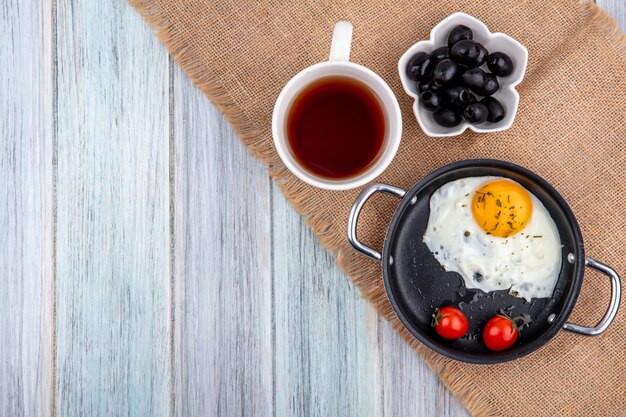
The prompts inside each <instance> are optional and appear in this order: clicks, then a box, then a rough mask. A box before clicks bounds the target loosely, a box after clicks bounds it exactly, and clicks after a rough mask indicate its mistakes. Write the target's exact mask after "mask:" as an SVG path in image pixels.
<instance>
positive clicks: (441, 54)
mask: <svg viewBox="0 0 626 417" xmlns="http://www.w3.org/2000/svg"><path fill="white" fill-rule="evenodd" d="M449 53H450V48H448V47H447V46H442V47H441V48H437V49H435V50H434V51H432V52H431V53H430V56H431V58H435V59H436V60H437V62H441V61H443V60H444V59H447V58H448V54H449Z"/></svg>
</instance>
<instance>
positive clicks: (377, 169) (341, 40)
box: [272, 21, 402, 190]
mask: <svg viewBox="0 0 626 417" xmlns="http://www.w3.org/2000/svg"><path fill="white" fill-rule="evenodd" d="M351 43H352V24H351V23H350V22H345V21H342V22H338V23H337V24H336V25H335V30H334V32H333V40H332V45H331V47H330V59H329V60H328V61H326V62H320V63H319V64H315V65H312V66H310V67H308V68H305V69H303V70H302V71H300V72H299V73H298V74H296V75H295V76H294V77H293V78H292V79H291V80H289V82H288V83H287V84H286V85H285V87H284V88H283V90H282V91H281V92H280V95H279V96H278V99H277V100H276V104H275V105H274V114H273V116H272V135H273V136H274V145H275V146H276V150H277V151H278V155H279V156H280V158H281V159H282V161H283V162H284V164H285V165H286V166H287V168H289V170H290V171H291V172H292V173H293V174H294V175H296V176H297V177H298V178H300V179H301V180H302V181H304V182H306V183H308V184H311V185H314V186H316V187H319V188H324V189H327V190H348V189H351V188H356V187H359V186H361V185H363V184H366V183H368V182H370V181H371V180H373V179H374V178H376V177H377V176H378V175H380V174H381V173H382V172H383V171H384V170H385V168H387V166H389V164H390V163H391V161H392V159H393V157H394V156H395V154H396V151H397V150H398V146H399V145H400V138H401V136H402V117H401V114H400V106H399V105H398V100H396V96H395V95H394V94H393V92H392V91H391V89H390V88H389V86H388V85H387V83H385V81H384V80H383V79H382V78H380V76H378V75H377V74H376V73H374V72H373V71H372V70H369V69H367V68H365V67H364V66H362V65H358V64H355V63H353V62H350V44H351ZM329 76H344V77H349V78H352V79H355V80H357V81H360V82H361V83H363V84H365V85H366V86H367V87H368V88H369V89H370V90H371V91H372V92H373V93H374V94H375V96H376V97H377V99H378V102H379V104H380V105H381V108H382V109H383V113H384V115H385V138H384V141H383V145H382V147H381V150H380V151H379V154H378V156H377V158H376V160H375V161H374V162H372V163H371V164H370V165H369V166H368V167H367V168H366V169H365V170H364V171H362V172H360V173H359V174H357V175H355V176H353V177H349V178H345V179H331V178H325V177H322V176H319V175H316V174H315V173H312V172H310V171H308V170H307V169H306V168H304V167H303V166H302V165H301V164H300V163H299V162H298V160H297V159H296V158H295V157H294V155H293V153H292V151H291V149H290V146H289V142H288V141H287V126H286V125H287V116H288V114H289V109H290V107H291V104H292V103H293V101H294V99H295V98H296V97H298V95H299V94H300V93H301V92H302V90H303V89H304V88H305V87H307V86H308V85H309V84H311V83H312V82H314V81H317V80H319V79H320V78H325V77H329Z"/></svg>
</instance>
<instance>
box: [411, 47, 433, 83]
mask: <svg viewBox="0 0 626 417" xmlns="http://www.w3.org/2000/svg"><path fill="white" fill-rule="evenodd" d="M435 65H437V61H436V60H435V59H434V58H431V57H430V56H429V55H428V54H427V53H426V52H418V53H417V54H415V55H414V56H413V58H411V60H410V61H409V63H408V65H407V66H406V76H407V77H409V79H411V80H413V81H420V80H423V79H425V78H428V77H430V74H432V72H433V69H434V68H435Z"/></svg>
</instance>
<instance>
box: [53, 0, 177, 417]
mask: <svg viewBox="0 0 626 417" xmlns="http://www.w3.org/2000/svg"><path fill="white" fill-rule="evenodd" d="M56 24H57V51H56V56H57V62H58V64H57V77H58V84H57V85H58V98H57V101H58V128H57V135H58V139H57V151H58V159H57V161H58V162H57V184H56V190H57V194H56V201H57V226H56V227H57V234H56V272H57V275H56V317H57V319H56V324H57V326H56V347H57V349H56V379H55V381H54V383H55V386H54V392H55V399H56V404H55V413H56V415H58V416H118V415H123V416H137V417H143V416H167V415H169V410H170V405H169V404H170V394H169V391H170V384H171V381H170V351H169V349H170V342H169V340H170V331H171V326H170V317H169V312H170V310H169V305H170V291H169V289H170V270H169V265H170V262H169V257H170V251H169V243H170V238H169V233H170V228H169V64H168V57H167V54H166V52H165V51H164V50H163V48H162V47H161V45H160V44H159V43H158V40H157V39H156V38H155V37H154V35H153V34H152V33H151V31H150V30H149V29H148V28H147V27H146V26H145V24H144V23H143V21H142V19H141V17H140V16H138V15H137V14H136V13H134V11H133V10H132V9H130V8H129V7H126V5H125V4H124V3H121V2H108V1H104V2H99V1H88V2H82V1H77V0H60V1H59V2H58V9H57V20H56Z"/></svg>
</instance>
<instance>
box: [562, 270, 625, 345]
mask: <svg viewBox="0 0 626 417" xmlns="http://www.w3.org/2000/svg"><path fill="white" fill-rule="evenodd" d="M585 265H586V266H588V267H590V268H593V269H595V270H598V271H600V272H602V273H603V274H604V275H606V276H608V277H609V278H610V279H611V301H610V302H609V308H608V309H607V310H606V314H605V315H604V317H602V320H600V322H599V323H598V324H597V325H596V326H595V327H585V326H579V325H577V324H572V323H566V324H565V325H564V326H563V329H564V330H567V331H570V332H573V333H578V334H582V335H585V336H597V335H599V334H600V333H602V332H603V331H605V330H606V329H607V328H608V327H609V325H610V324H611V322H612V321H613V319H614V318H615V316H616V315H617V309H618V308H619V301H620V296H621V287H620V279H619V275H617V272H615V270H614V269H613V268H611V267H610V266H608V265H605V264H603V263H602V262H598V261H596V260H594V259H591V258H586V259H585Z"/></svg>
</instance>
